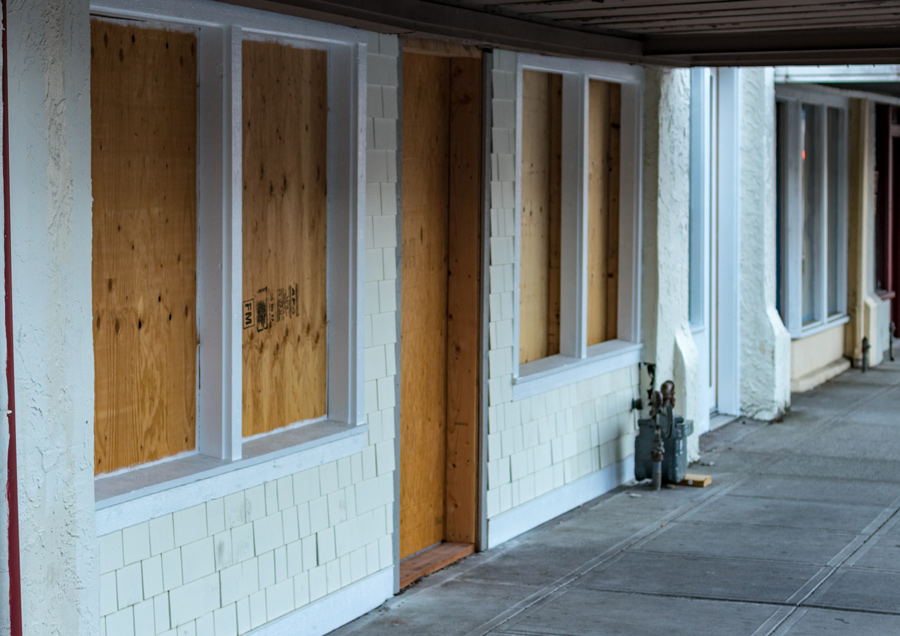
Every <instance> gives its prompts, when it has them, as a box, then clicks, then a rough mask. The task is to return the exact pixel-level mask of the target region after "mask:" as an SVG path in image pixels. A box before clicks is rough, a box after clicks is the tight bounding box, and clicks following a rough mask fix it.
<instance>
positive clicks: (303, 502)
mask: <svg viewBox="0 0 900 636" xmlns="http://www.w3.org/2000/svg"><path fill="white" fill-rule="evenodd" d="M368 50H369V59H368V80H369V88H368V101H367V103H368V114H367V115H368V117H369V122H368V126H367V128H368V131H369V148H368V151H367V157H368V165H367V180H368V182H369V183H368V186H367V188H366V191H365V192H364V193H362V195H363V196H365V197H366V203H367V207H368V209H367V213H366V217H367V218H366V239H365V240H366V246H365V247H366V282H367V285H366V294H365V318H366V328H365V342H366V350H365V360H366V363H365V378H366V392H365V400H366V411H367V419H368V423H369V427H370V428H369V446H368V447H367V448H366V449H365V450H364V451H363V452H362V453H357V454H355V455H353V456H351V457H346V458H343V459H341V460H339V461H335V462H331V463H328V464H324V465H322V466H319V467H317V468H313V469H310V470H307V471H304V472H302V473H298V474H295V475H293V476H290V477H285V478H282V479H279V480H277V481H272V482H267V483H264V484H248V485H247V488H246V489H245V490H242V491H239V492H235V493H232V494H229V495H227V496H225V497H223V498H219V499H214V500H211V501H208V502H206V503H203V504H201V505H198V506H194V507H191V508H188V509H186V510H180V511H178V512H175V513H174V514H169V515H164V516H162V517H159V518H155V519H152V520H150V521H149V522H147V523H142V524H138V525H136V526H132V527H129V528H125V529H124V530H121V531H117V532H114V533H111V534H109V535H106V536H103V537H100V538H99V544H100V570H101V578H100V597H101V598H100V611H101V614H102V619H101V621H102V622H101V625H100V632H101V633H105V634H109V635H110V636H112V635H114V636H143V635H145V634H153V635H158V634H164V635H165V636H176V635H177V636H181V635H182V634H186V635H191V636H207V635H209V636H237V635H238V634H244V633H246V632H248V631H250V630H251V629H254V628H257V627H260V626H262V625H264V624H266V623H267V622H269V621H272V620H275V619H276V618H278V617H281V616H284V615H285V614H288V613H290V612H292V611H295V610H297V609H299V608H302V607H304V606H306V605H308V604H309V603H311V602H313V601H315V600H317V599H320V598H322V597H323V596H326V595H327V594H333V593H335V592H337V591H339V590H340V589H342V588H344V587H346V586H347V585H350V584H351V583H354V582H357V581H360V580H361V579H363V578H365V577H367V576H370V575H372V574H375V573H377V572H379V571H381V570H383V569H385V568H389V567H392V565H393V563H392V559H393V553H392V542H391V534H390V533H391V532H392V531H393V527H392V526H393V492H394V486H393V470H394V461H395V458H394V452H393V437H394V407H395V397H394V396H395V392H394V381H395V378H394V376H395V375H396V360H395V358H396V356H395V353H394V343H396V341H397V333H396V332H397V317H396V311H397V298H396V291H395V289H396V276H397V268H396V258H397V203H396V197H397V169H396V159H397V137H398V134H397V124H398V122H397V113H398V102H397V86H398V74H397V56H398V55H399V46H398V41H397V38H396V37H394V36H378V35H372V36H370V38H369V48H368ZM352 618H354V616H347V620H348V621H349V620H351V619H352Z"/></svg>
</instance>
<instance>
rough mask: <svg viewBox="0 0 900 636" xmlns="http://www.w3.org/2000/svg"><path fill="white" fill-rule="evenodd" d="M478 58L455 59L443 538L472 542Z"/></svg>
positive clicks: (477, 274) (478, 253)
mask: <svg viewBox="0 0 900 636" xmlns="http://www.w3.org/2000/svg"><path fill="white" fill-rule="evenodd" d="M481 68H482V65H481V60H478V59H462V58H454V59H451V61H450V113H449V117H450V121H449V125H450V147H449V152H450V183H449V193H448V194H449V221H448V223H449V226H448V229H449V233H448V250H449V256H448V261H449V268H448V270H449V271H448V281H447V458H446V461H447V468H446V493H445V504H444V505H445V532H444V539H446V540H447V541H457V542H463V543H474V542H475V539H476V528H477V515H478V506H477V502H478V421H479V420H478V386H479V381H480V380H479V372H478V371H479V358H480V351H479V338H478V334H479V329H480V320H481V312H480V311H479V307H480V306H481V300H480V299H481V271H480V269H481V232H480V229H481V191H482V190H481V174H482V164H481V157H482V152H481V139H482V134H481V133H482V131H481V119H482V113H481V109H482V106H481V105H482V97H481V92H482V91H481V85H482V72H481Z"/></svg>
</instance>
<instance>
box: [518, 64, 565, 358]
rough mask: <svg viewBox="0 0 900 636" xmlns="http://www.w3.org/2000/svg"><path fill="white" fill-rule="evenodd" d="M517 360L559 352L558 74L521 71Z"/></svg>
mask: <svg viewBox="0 0 900 636" xmlns="http://www.w3.org/2000/svg"><path fill="white" fill-rule="evenodd" d="M522 75H523V78H522V159H521V161H522V166H521V167H522V186H521V188H522V211H521V212H522V217H521V224H522V225H521V237H522V244H521V265H520V273H519V363H520V364H524V363H526V362H531V361H532V360H537V359H540V358H545V357H547V356H551V355H554V354H557V353H559V293H560V292H559V287H560V278H559V277H560V184H561V172H560V170H561V154H562V119H561V111H562V108H561V104H562V77H561V76H560V75H557V74H553V73H544V72H540V71H528V70H526V71H524V72H523V74H522Z"/></svg>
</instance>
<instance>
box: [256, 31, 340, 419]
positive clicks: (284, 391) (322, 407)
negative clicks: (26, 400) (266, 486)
mask: <svg viewBox="0 0 900 636" xmlns="http://www.w3.org/2000/svg"><path fill="white" fill-rule="evenodd" d="M327 117H328V92H327V54H326V52H325V51H321V50H314V49H299V48H294V47H291V46H288V45H285V44H281V43H277V42H258V41H245V42H244V43H243V178H244V183H243V189H244V193H243V299H244V306H245V307H246V308H247V309H249V311H250V314H251V317H252V319H251V320H250V321H246V322H245V323H244V329H243V391H242V396H243V409H242V411H243V434H244V435H245V436H249V435H255V434H258V433H265V432H268V431H272V430H275V429H277V428H281V427H284V426H287V425H290V424H292V423H295V422H299V421H304V420H310V419H314V418H318V417H321V416H323V415H325V414H326V376H327V366H326V365H327V361H326V320H327V315H326V314H327V307H326V256H327V252H326V250H327V236H326V232H327V205H326V187H327V186H326V174H327V169H326V167H327V166H326V161H327Z"/></svg>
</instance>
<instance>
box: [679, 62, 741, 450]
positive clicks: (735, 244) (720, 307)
mask: <svg viewBox="0 0 900 636" xmlns="http://www.w3.org/2000/svg"><path fill="white" fill-rule="evenodd" d="M739 90H740V70H739V69H719V70H713V69H708V68H697V69H693V70H692V72H691V95H692V99H691V121H692V123H694V124H695V125H692V126H691V152H690V157H691V158H690V163H691V204H690V206H691V211H690V220H691V223H690V242H691V250H690V289H691V294H690V301H689V305H690V312H689V313H690V318H691V331H692V333H693V336H694V342H695V344H696V346H697V352H698V358H699V362H700V364H699V374H700V384H701V386H702V387H703V389H702V394H701V399H700V413H699V418H698V422H697V425H696V429H697V431H698V432H699V433H701V434H702V433H703V432H706V431H708V430H709V428H710V425H711V420H712V417H711V416H712V414H724V415H738V414H739V413H740V218H741V206H740V191H739V184H740V181H739V179H740V155H739V153H738V152H734V149H735V148H740V93H739ZM697 123H699V124H700V125H696V124H697ZM713 127H714V128H713ZM713 154H714V156H711V155H713ZM713 164H714V165H715V167H714V168H712V167H711V166H713ZM714 241H715V244H716V247H715V248H713V242H714ZM713 284H714V285H715V289H714V292H715V293H714V296H715V297H713V293H711V286H712V285H713ZM711 332H712V333H711ZM713 336H715V337H716V341H715V342H716V350H715V351H710V349H711V345H710V340H711V338H712V337H713ZM713 357H715V359H716V364H715V369H712V368H711V364H710V359H711V358H713ZM712 373H715V376H716V377H715V378H711V377H710V376H711V374H712ZM713 383H714V386H715V391H716V394H715V395H713V394H712V390H711V389H710V386H711V384H713Z"/></svg>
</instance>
